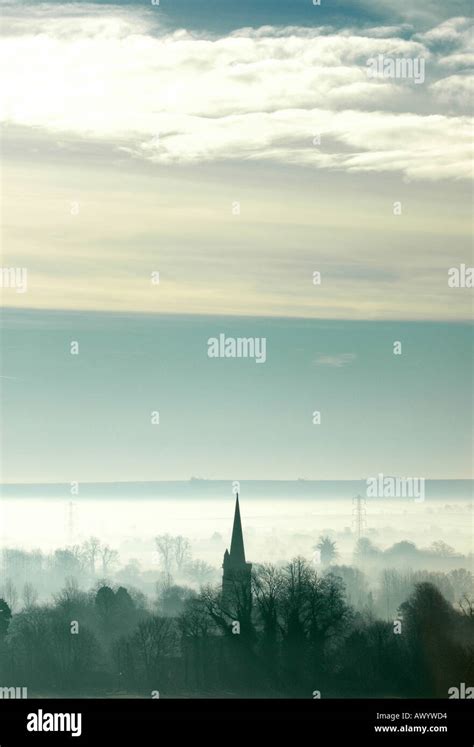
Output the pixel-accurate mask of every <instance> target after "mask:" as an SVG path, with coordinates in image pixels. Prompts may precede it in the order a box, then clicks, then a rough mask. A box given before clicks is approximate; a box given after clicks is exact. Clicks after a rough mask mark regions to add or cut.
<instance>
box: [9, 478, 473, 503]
mask: <svg viewBox="0 0 474 747" xmlns="http://www.w3.org/2000/svg"><path fill="white" fill-rule="evenodd" d="M232 484H233V480H204V479H198V478H192V479H191V480H182V481H170V482H166V481H163V482H160V481H153V482H99V483H94V482H83V483H80V488H79V495H80V497H81V499H84V498H104V499H107V498H116V499H130V498H142V499H147V498H149V499H153V498H177V499H179V498H183V499H184V498H192V497H196V498H198V497H199V499H201V500H202V498H203V497H204V498H206V497H208V498H224V497H226V496H229V495H231V493H232ZM473 485H474V481H473V480H427V481H426V489H425V492H426V499H431V500H451V501H453V500H460V499H462V500H469V499H472V496H473ZM240 489H241V492H242V495H243V496H245V498H246V499H247V500H248V499H252V498H260V499H262V498H268V499H276V498H281V499H288V498H292V497H293V498H301V499H305V498H308V499H311V498H312V499H316V500H317V499H338V498H341V499H342V498H343V499H347V498H352V497H353V496H355V495H357V494H360V495H361V496H365V494H366V481H365V480H302V479H300V480H240ZM0 497H4V498H30V499H31V498H70V497H71V486H70V483H45V484H21V483H15V484H7V485H0ZM72 497H75V496H72ZM367 500H368V501H370V498H368V499H367ZM387 500H390V499H387Z"/></svg>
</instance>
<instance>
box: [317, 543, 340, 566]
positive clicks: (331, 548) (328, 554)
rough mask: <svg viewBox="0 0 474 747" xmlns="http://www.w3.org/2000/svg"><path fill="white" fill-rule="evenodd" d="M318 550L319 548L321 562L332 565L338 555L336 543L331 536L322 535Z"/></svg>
mask: <svg viewBox="0 0 474 747" xmlns="http://www.w3.org/2000/svg"><path fill="white" fill-rule="evenodd" d="M316 550H319V552H320V554H321V563H322V564H323V565H330V564H331V563H332V562H333V561H334V560H336V558H337V556H338V552H337V550H336V543H335V542H334V541H333V540H331V539H330V538H329V537H320V538H319V542H318V544H317V545H316Z"/></svg>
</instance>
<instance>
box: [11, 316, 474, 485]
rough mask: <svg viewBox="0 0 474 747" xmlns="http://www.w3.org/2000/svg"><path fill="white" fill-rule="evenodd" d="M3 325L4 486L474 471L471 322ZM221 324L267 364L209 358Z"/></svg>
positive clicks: (195, 320) (169, 320) (50, 319)
mask: <svg viewBox="0 0 474 747" xmlns="http://www.w3.org/2000/svg"><path fill="white" fill-rule="evenodd" d="M3 325H4V329H3V345H4V350H5V355H4V362H3V368H2V375H3V376H7V377H8V378H6V379H3V380H2V384H3V391H4V405H3V433H4V435H5V434H6V436H7V437H6V438H5V439H4V441H5V442H4V445H3V446H4V448H3V476H4V480H5V481H10V482H17V481H18V482H21V481H22V480H23V481H44V482H48V481H52V482H70V481H73V480H79V481H81V480H82V481H107V480H112V481H114V480H160V479H161V480H171V479H188V478H190V477H191V476H193V475H194V476H200V477H206V478H209V479H211V478H214V479H217V478H220V479H296V478H298V477H303V478H306V479H349V478H353V479H360V478H365V477H367V476H370V475H374V474H375V475H376V474H378V473H379V472H383V473H384V474H398V475H402V476H421V477H426V478H468V477H470V476H471V474H470V464H471V462H470V458H471V455H470V446H469V444H470V438H471V430H472V390H471V384H470V382H471V378H472V359H471V346H472V334H471V329H470V327H469V325H461V324H442V323H413V322H411V323H406V322H405V323H401V322H364V321H362V322H342V321H333V322H331V321H316V320H288V319H283V320H278V319H265V318H260V319H249V318H246V317H242V318H235V317H232V318H227V317H212V318H210V317H200V316H192V317H189V316H176V315H175V316H159V315H139V314H137V315H133V314H128V315H119V314H106V313H99V314H97V313H89V314H86V313H82V312H69V313H66V312H57V311H55V312H53V311H51V312H27V311H25V312H18V311H7V312H4V315H3ZM220 332H224V333H225V334H226V335H227V336H235V337H238V336H258V337H266V338H267V360H266V363H264V364H257V363H255V361H254V360H251V359H210V358H208V356H207V340H208V338H209V337H214V336H218V334H219V333H220ZM71 340H77V341H78V342H79V345H80V348H79V351H80V352H79V355H77V356H73V355H71V354H70V352H69V350H70V341H71ZM395 340H399V341H401V342H402V355H400V356H397V355H394V354H393V342H394V341H395ZM315 410H319V411H320V412H321V424H320V425H313V423H312V415H313V412H314V411H315ZM154 411H159V413H160V424H159V425H151V422H150V420H151V413H152V412H154Z"/></svg>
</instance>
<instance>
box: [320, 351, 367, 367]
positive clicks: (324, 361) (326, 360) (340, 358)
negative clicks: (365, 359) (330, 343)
mask: <svg viewBox="0 0 474 747" xmlns="http://www.w3.org/2000/svg"><path fill="white" fill-rule="evenodd" d="M356 358H357V356H356V355H355V353H337V354H335V355H323V354H320V355H318V357H317V358H316V359H315V360H314V364H315V365H316V366H329V367H330V368H342V367H343V366H347V365H349V363H352V361H354V360H355V359H356Z"/></svg>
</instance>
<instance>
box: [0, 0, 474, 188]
mask: <svg viewBox="0 0 474 747" xmlns="http://www.w3.org/2000/svg"><path fill="white" fill-rule="evenodd" d="M93 8H94V9H93V10H92V6H88V5H84V6H64V7H63V6H61V7H58V6H55V5H54V6H48V5H45V6H38V7H36V8H33V10H32V13H31V15H30V13H28V16H25V14H24V12H22V14H20V11H19V10H18V8H17V7H16V6H12V8H10V13H9V14H7V22H6V26H5V29H4V38H3V40H2V42H1V45H0V60H1V62H2V63H3V65H4V67H5V68H7V69H8V70H9V76H8V80H6V81H5V82H4V97H3V101H4V115H3V119H4V121H7V122H8V123H12V124H16V125H23V126H28V127H35V128H42V129H44V130H46V131H49V132H51V133H53V134H54V135H55V137H57V136H58V133H59V134H60V137H61V139H62V140H63V141H65V142H66V143H67V141H68V134H69V137H71V139H72V138H74V139H75V140H77V137H78V136H79V137H81V138H84V139H88V138H94V139H97V138H99V139H100V138H102V139H104V140H106V141H107V142H112V143H114V142H115V143H117V148H120V149H121V151H122V153H127V154H129V155H131V156H133V157H137V158H143V159H147V160H149V161H151V162H154V163H164V164H166V163H193V162H196V161H213V160H234V159H238V160H258V159H262V160H272V161H276V162H281V163H292V164H302V165H306V166H314V167H317V168H323V169H337V170H347V171H351V172H354V171H374V172H383V171H400V172H402V173H404V174H405V175H406V176H408V177H409V178H411V179H417V178H422V179H440V178H454V179H458V178H466V177H468V176H469V173H470V157H471V155H470V154H471V145H470V138H469V131H468V130H469V123H468V119H467V117H465V116H463V115H462V112H463V108H464V107H465V106H466V103H467V96H468V88H467V81H466V79H465V78H464V77H463V76H460V75H458V74H457V73H456V66H457V65H458V64H461V65H464V64H465V57H464V52H463V49H464V44H465V34H466V28H467V26H466V19H452V21H450V22H447V23H445V24H441V26H439V27H437V28H436V29H434V30H432V31H431V32H428V33H426V34H424V35H419V36H418V37H416V38H415V39H413V40H406V39H402V38H399V37H398V36H397V33H399V29H397V28H381V29H371V30H369V32H367V35H365V36H362V35H360V33H359V34H357V33H356V32H355V31H353V30H347V31H339V32H334V31H333V30H331V29H321V28H320V29H308V28H305V29H301V28H297V27H289V28H278V29H275V28H272V27H263V28H260V29H253V30H252V29H245V30H240V31H238V32H234V33H233V34H230V35H228V36H225V37H221V38H211V37H210V36H209V37H207V38H206V37H205V36H204V35H202V34H201V35H200V36H197V35H195V34H190V33H188V32H187V31H185V30H180V31H175V32H173V33H167V32H165V31H163V30H160V28H159V26H158V23H157V20H156V18H157V17H156V14H153V13H151V12H150V11H143V10H139V11H136V10H134V11H132V10H130V9H125V10H124V9H119V8H117V7H114V6H109V7H107V6H100V8H99V7H98V6H97V5H96V6H93ZM439 39H442V40H446V39H448V40H449V41H450V42H451V43H452V44H454V48H451V50H450V53H449V55H446V54H445V53H444V52H443V55H444V57H442V56H439V58H438V57H436V56H434V57H433V54H432V52H431V51H430V48H429V47H430V45H432V44H433V43H434V42H436V41H437V40H439ZM456 44H458V47H459V49H460V50H461V51H458V52H456V49H457V48H456V47H455V45H456ZM379 53H381V54H385V55H391V56H400V57H417V56H423V57H424V58H425V60H426V64H427V68H428V69H429V68H430V65H431V67H432V69H433V70H437V69H438V68H442V66H443V65H445V67H447V68H448V72H449V75H448V76H447V77H442V76H443V75H444V74H442V75H441V77H440V78H439V79H435V80H433V79H432V78H430V83H429V84H428V83H426V84H425V86H418V85H414V83H413V82H411V81H406V80H404V81H393V80H378V79H373V78H368V76H367V68H366V62H367V59H368V58H369V57H373V56H375V55H377V54H379ZM428 75H429V73H428ZM453 106H454V107H455V109H456V113H457V116H449V112H450V111H451V109H452V107H453ZM446 108H447V109H448V111H445V109H446ZM459 109H461V111H459ZM317 133H321V146H320V147H319V148H318V147H315V146H314V145H313V138H314V137H315V135H316V134H317ZM329 143H330V144H331V148H330V150H328V144H329Z"/></svg>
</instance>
